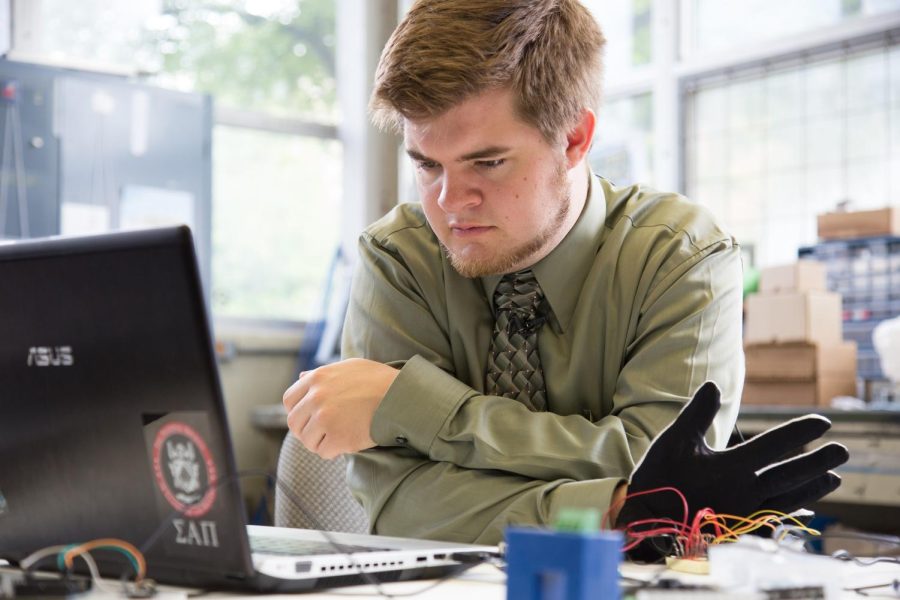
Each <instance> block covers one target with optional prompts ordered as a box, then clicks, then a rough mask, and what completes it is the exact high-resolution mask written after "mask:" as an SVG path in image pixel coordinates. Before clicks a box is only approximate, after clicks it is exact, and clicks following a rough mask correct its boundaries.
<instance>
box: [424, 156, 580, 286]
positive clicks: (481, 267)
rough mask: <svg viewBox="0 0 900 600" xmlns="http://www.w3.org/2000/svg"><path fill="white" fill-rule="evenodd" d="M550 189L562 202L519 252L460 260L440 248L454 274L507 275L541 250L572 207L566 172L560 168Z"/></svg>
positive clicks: (443, 248)
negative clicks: (558, 192)
mask: <svg viewBox="0 0 900 600" xmlns="http://www.w3.org/2000/svg"><path fill="white" fill-rule="evenodd" d="M553 186H554V188H556V189H560V190H561V192H560V196H561V199H562V202H561V203H560V207H559V210H558V211H556V214H555V215H553V218H552V220H551V221H550V223H549V224H548V225H547V227H545V228H544V229H543V230H542V231H541V232H540V233H538V234H537V235H536V236H535V237H534V238H533V239H531V240H529V241H527V242H525V243H524V244H522V245H521V246H519V247H518V248H513V249H511V250H510V251H509V252H508V253H506V254H503V255H498V256H493V257H490V258H487V259H484V260H468V261H466V260H463V259H461V258H460V257H459V256H458V255H456V254H453V253H452V252H450V250H449V249H448V248H447V247H446V246H444V244H443V243H442V244H441V249H442V250H443V251H444V255H445V256H446V257H447V259H448V260H449V261H450V265H451V266H452V267H453V268H454V269H455V270H456V272H457V273H459V274H460V275H462V276H463V277H467V278H469V279H474V278H476V277H486V276H488V275H502V274H505V273H509V272H510V271H512V269H513V268H515V267H516V266H517V265H519V264H520V263H522V261H524V260H525V259H527V258H528V257H529V256H532V255H533V254H535V253H536V252H537V251H538V250H540V249H541V248H543V247H544V245H545V244H546V243H547V241H548V240H549V239H550V238H552V237H553V236H554V235H555V234H556V232H557V231H559V228H560V227H562V225H563V223H565V221H566V219H567V218H568V216H569V210H570V206H571V204H572V198H571V193H570V191H569V186H568V180H567V178H566V169H565V167H564V166H563V165H562V164H560V165H559V167H558V169H557V171H556V175H555V176H554V178H553Z"/></svg>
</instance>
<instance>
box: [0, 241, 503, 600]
mask: <svg viewBox="0 0 900 600" xmlns="http://www.w3.org/2000/svg"><path fill="white" fill-rule="evenodd" d="M106 537H115V538H121V539H124V540H126V541H129V542H131V543H132V544H134V545H135V546H137V547H139V548H141V549H142V550H143V551H145V554H146V557H147V563H148V574H149V576H150V577H152V578H154V579H156V580H158V581H161V582H164V583H172V584H180V585H187V586H191V587H204V588H244V589H247V588H253V589H258V590H260V591H298V590H311V589H316V588H321V587H329V586H335V585H345V584H351V583H362V582H365V581H370V580H371V578H372V577H374V578H376V579H378V580H380V581H390V580H398V579H412V578H419V577H426V576H434V575H437V574H441V573H445V572H448V571H452V570H454V569H458V568H459V564H460V563H459V562H457V561H456V560H453V557H454V556H455V557H456V558H460V556H461V555H462V554H478V553H481V552H492V551H495V550H496V549H495V548H493V547H485V546H470V545H461V544H452V543H441V542H431V541H423V540H410V539H402V538H389V537H383V536H366V535H353V534H335V535H334V536H332V540H335V541H337V542H338V543H339V544H340V545H341V549H338V548H336V547H335V546H334V544H333V543H332V542H331V541H328V540H326V538H325V536H324V534H323V533H322V532H318V531H313V530H300V529H283V528H270V527H258V526H250V527H248V526H247V524H246V520H245V511H244V507H243V504H242V501H241V494H240V490H239V486H238V481H237V479H236V470H235V461H234V455H233V452H232V447H231V441H230V438H229V434H228V426H227V423H226V418H225V409H224V405H223V400H222V392H221V388H220V384H219V378H218V371H217V368H216V363H215V357H214V353H213V350H212V343H211V335H210V328H209V322H208V319H207V315H206V310H205V304H204V302H203V293H202V290H201V286H200V282H199V277H198V271H197V263H196V258H195V254H194V246H193V242H192V239H191V234H190V230H189V229H188V228H187V227H175V228H166V229H153V230H144V231H134V232H123V233H112V234H104V235H94V236H86V237H68V238H66V237H59V238H48V239H43V240H33V241H23V242H17V243H12V244H4V245H0V559H6V560H9V561H11V562H12V563H13V564H15V563H16V562H18V561H20V560H22V559H23V558H25V557H26V556H28V555H29V554H31V553H32V552H34V551H36V550H38V549H41V548H45V547H48V546H53V545H57V544H70V543H77V542H85V541H88V540H92V539H97V538H106ZM99 554H100V553H98V557H97V558H99V559H101V561H100V564H101V570H102V571H103V572H104V574H105V575H108V576H111V577H119V576H120V575H121V574H122V573H123V572H124V571H125V570H126V569H127V563H126V562H124V561H119V560H115V559H111V558H109V557H106V556H100V555H99ZM50 564H51V565H52V561H51V563H50ZM361 571H365V572H366V573H368V574H369V576H366V575H363V574H361Z"/></svg>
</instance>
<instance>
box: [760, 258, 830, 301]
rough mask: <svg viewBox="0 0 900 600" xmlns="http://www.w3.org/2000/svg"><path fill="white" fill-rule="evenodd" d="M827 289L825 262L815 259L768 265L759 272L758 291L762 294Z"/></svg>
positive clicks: (821, 290)
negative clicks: (776, 265) (775, 265)
mask: <svg viewBox="0 0 900 600" xmlns="http://www.w3.org/2000/svg"><path fill="white" fill-rule="evenodd" d="M827 290H828V287H827V284H826V277H825V263H822V262H819V261H817V260H800V261H797V262H795V263H792V264H789V265H782V266H778V267H768V268H765V269H763V270H762V271H761V272H760V274H759V291H760V293H763V294H772V293H776V292H783V293H790V292H824V291H827Z"/></svg>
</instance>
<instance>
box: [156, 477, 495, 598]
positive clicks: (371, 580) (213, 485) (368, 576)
mask: <svg viewBox="0 0 900 600" xmlns="http://www.w3.org/2000/svg"><path fill="white" fill-rule="evenodd" d="M251 477H265V478H266V479H267V480H268V481H269V482H270V483H274V484H275V487H276V488H277V489H278V490H279V491H281V492H282V493H283V494H284V495H285V496H286V497H287V498H288V500H290V501H291V503H292V504H293V505H294V508H296V509H297V510H298V511H300V513H301V514H302V515H303V517H304V518H305V519H306V520H307V521H309V522H310V524H312V526H313V528H314V529H316V530H317V531H318V532H319V533H320V534H321V535H322V537H324V538H325V541H326V542H328V544H329V545H331V547H332V548H334V549H335V550H336V551H337V553H338V554H343V555H344V556H346V557H347V559H348V560H349V562H350V566H351V567H352V568H353V569H354V570H355V572H356V574H358V575H359V576H360V577H362V579H363V580H365V583H366V584H368V585H371V586H373V587H374V588H375V590H376V593H377V594H378V595H379V596H381V597H382V598H400V597H410V596H415V595H417V594H421V593H422V592H424V591H426V590H430V589H432V588H434V587H436V586H438V585H440V584H442V583H445V582H446V581H449V580H450V579H452V578H454V577H458V576H459V575H461V574H462V573H464V572H466V571H468V570H469V569H471V568H473V567H475V566H478V565H480V564H483V563H485V562H488V560H489V558H488V557H485V556H482V557H480V558H479V559H478V560H476V561H473V562H471V563H466V564H461V565H459V567H458V568H454V569H452V570H451V571H450V573H448V574H447V575H444V576H443V577H441V578H440V579H438V580H437V581H435V582H433V583H432V584H429V585H428V586H426V587H425V588H423V589H421V590H418V591H415V592H405V593H402V594H389V593H388V592H385V591H384V590H383V589H382V587H381V584H382V583H386V582H381V581H379V580H378V578H377V577H375V576H374V575H373V574H372V573H369V572H368V571H365V570H363V567H362V565H360V564H359V563H357V562H356V560H355V559H354V557H353V552H352V551H350V550H348V549H347V548H345V547H344V546H342V545H341V544H340V543H339V542H338V541H337V540H335V538H334V536H332V535H331V533H330V532H329V531H327V530H326V529H325V528H323V527H322V526H321V525H320V523H319V522H318V520H317V519H316V518H315V517H314V516H313V515H311V514H310V513H309V512H307V510H306V509H305V508H304V506H303V502H302V501H301V500H300V498H299V497H298V496H297V495H296V494H295V493H294V490H292V489H291V488H290V487H289V486H288V485H287V484H286V483H284V482H283V481H282V480H281V479H279V478H278V476H277V475H275V474H274V473H272V472H271V471H266V470H264V469H245V470H242V471H238V472H236V473H233V474H231V475H229V476H227V477H224V478H222V479H218V480H215V481H212V482H210V483H208V484H207V485H206V486H205V487H204V488H203V489H202V490H201V492H200V493H199V494H198V498H197V500H195V501H194V502H191V503H189V504H185V505H184V506H183V507H181V508H176V509H175V510H173V511H172V512H171V513H169V515H168V516H167V517H166V518H165V519H163V522H162V523H160V525H159V527H158V528H157V529H156V531H154V532H153V533H152V534H151V535H150V537H149V538H148V539H147V541H145V542H144V543H143V544H142V545H141V546H140V551H141V553H143V554H146V553H147V552H148V551H149V550H150V548H152V547H153V545H154V544H156V542H157V541H158V540H159V538H160V536H161V535H162V534H163V532H165V530H166V529H168V527H169V525H170V524H171V522H172V520H173V519H175V518H176V517H178V516H180V515H183V514H184V513H185V512H186V511H188V510H189V509H190V508H191V506H193V505H194V504H196V503H198V502H201V501H202V500H203V499H204V498H205V497H206V494H207V493H208V492H209V491H211V490H213V489H218V488H219V487H220V486H222V485H225V484H227V483H231V482H234V481H238V480H241V479H244V478H251Z"/></svg>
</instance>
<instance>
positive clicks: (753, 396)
mask: <svg viewBox="0 0 900 600" xmlns="http://www.w3.org/2000/svg"><path fill="white" fill-rule="evenodd" d="M855 395H856V380H855V379H841V378H837V379H835V378H829V377H820V378H819V379H814V380H812V381H746V382H744V394H743V396H742V397H741V402H742V403H744V404H753V405H765V406H830V405H831V399H832V398H834V397H835V396H855Z"/></svg>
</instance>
